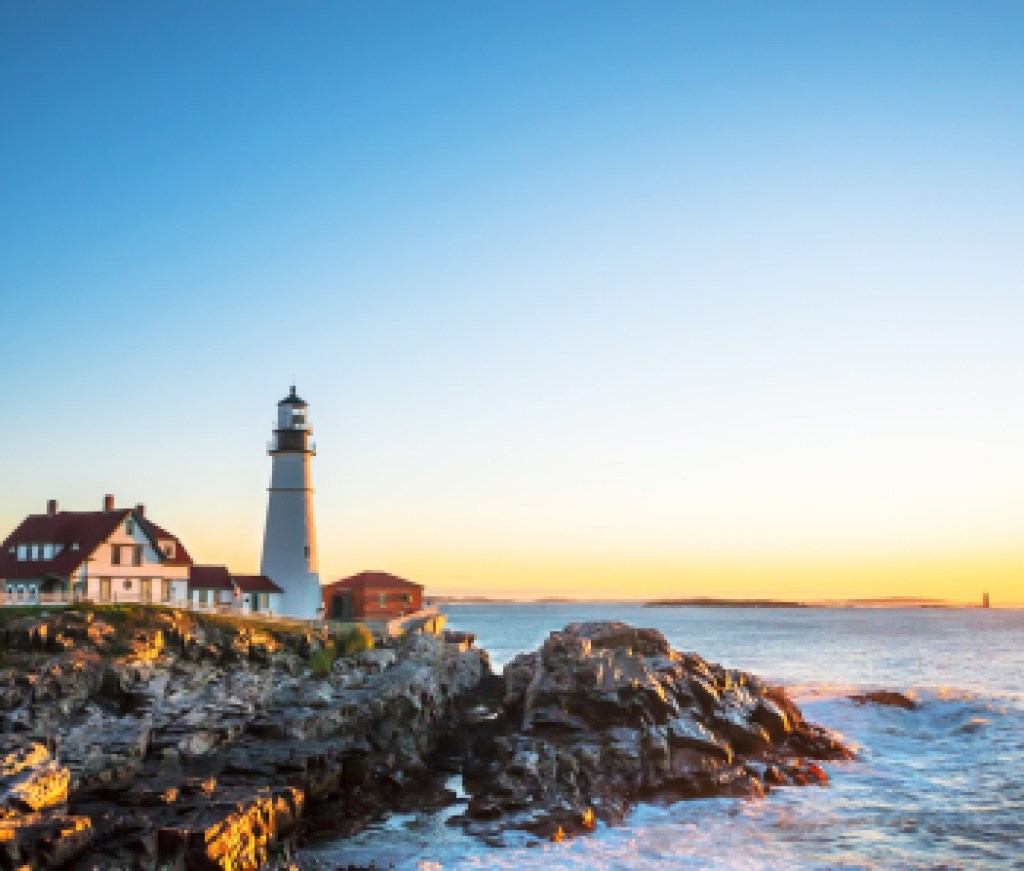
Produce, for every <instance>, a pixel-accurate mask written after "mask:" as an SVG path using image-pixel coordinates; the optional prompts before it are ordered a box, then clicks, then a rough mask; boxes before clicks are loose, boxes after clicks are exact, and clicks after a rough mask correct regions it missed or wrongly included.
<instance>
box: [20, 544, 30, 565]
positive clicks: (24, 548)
mask: <svg viewBox="0 0 1024 871" xmlns="http://www.w3.org/2000/svg"><path fill="white" fill-rule="evenodd" d="M27 559H28V545H27V544H19V545H18V561H19V562H25V560H27Z"/></svg>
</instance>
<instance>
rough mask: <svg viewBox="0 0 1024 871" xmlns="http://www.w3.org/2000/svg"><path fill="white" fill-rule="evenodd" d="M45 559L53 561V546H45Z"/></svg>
mask: <svg viewBox="0 0 1024 871" xmlns="http://www.w3.org/2000/svg"><path fill="white" fill-rule="evenodd" d="M43 559H53V545H52V544H44V545H43Z"/></svg>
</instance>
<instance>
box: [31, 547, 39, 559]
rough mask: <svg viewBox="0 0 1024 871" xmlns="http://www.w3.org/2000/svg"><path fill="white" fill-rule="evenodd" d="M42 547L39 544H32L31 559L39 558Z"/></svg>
mask: <svg viewBox="0 0 1024 871" xmlns="http://www.w3.org/2000/svg"><path fill="white" fill-rule="evenodd" d="M41 549H42V548H40V547H39V545H38V544H34V545H32V556H31V557H30V559H33V560H37V559H39V556H40V553H39V551H40V550H41Z"/></svg>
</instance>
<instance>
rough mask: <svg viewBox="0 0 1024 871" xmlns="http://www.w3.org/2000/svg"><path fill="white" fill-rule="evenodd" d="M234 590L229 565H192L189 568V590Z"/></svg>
mask: <svg viewBox="0 0 1024 871" xmlns="http://www.w3.org/2000/svg"><path fill="white" fill-rule="evenodd" d="M193 590H234V587H232V586H231V573H230V572H229V571H228V568H227V566H195V565H194V566H192V567H191V568H189V570H188V591H189V592H190V593H191V592H192V591H193Z"/></svg>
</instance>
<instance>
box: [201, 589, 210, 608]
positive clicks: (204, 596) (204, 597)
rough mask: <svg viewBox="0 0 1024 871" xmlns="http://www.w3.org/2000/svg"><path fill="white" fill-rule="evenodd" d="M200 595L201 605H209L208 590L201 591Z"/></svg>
mask: <svg viewBox="0 0 1024 871" xmlns="http://www.w3.org/2000/svg"><path fill="white" fill-rule="evenodd" d="M198 595H199V600H198V601H199V604H200V605H205V604H206V603H207V601H208V600H207V596H208V595H209V592H208V591H207V590H200V591H199V594H198Z"/></svg>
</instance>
